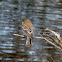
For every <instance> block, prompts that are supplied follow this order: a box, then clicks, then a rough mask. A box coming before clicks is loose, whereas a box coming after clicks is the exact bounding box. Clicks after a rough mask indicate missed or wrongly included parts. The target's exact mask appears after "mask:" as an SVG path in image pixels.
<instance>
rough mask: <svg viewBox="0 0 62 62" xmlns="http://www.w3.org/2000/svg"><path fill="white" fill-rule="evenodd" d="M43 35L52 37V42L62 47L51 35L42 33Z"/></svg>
mask: <svg viewBox="0 0 62 62" xmlns="http://www.w3.org/2000/svg"><path fill="white" fill-rule="evenodd" d="M43 35H45V36H47V37H49V38H50V39H52V40H53V41H54V42H56V43H57V44H58V45H59V46H60V47H62V44H60V43H59V42H58V41H56V40H55V39H54V38H53V37H51V36H50V35H48V34H46V33H43Z"/></svg>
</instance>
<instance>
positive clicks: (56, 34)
mask: <svg viewBox="0 0 62 62" xmlns="http://www.w3.org/2000/svg"><path fill="white" fill-rule="evenodd" d="M46 30H47V31H49V32H51V33H53V34H54V35H55V36H56V37H57V39H58V40H59V42H60V43H62V39H61V37H60V34H58V33H56V32H54V31H53V30H50V29H48V28H47V29H46Z"/></svg>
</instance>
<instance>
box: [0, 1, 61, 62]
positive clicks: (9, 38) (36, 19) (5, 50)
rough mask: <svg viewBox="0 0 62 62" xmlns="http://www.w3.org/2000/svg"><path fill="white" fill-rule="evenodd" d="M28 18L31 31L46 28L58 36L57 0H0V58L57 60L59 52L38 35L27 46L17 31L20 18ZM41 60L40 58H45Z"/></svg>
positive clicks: (20, 31)
mask: <svg viewBox="0 0 62 62" xmlns="http://www.w3.org/2000/svg"><path fill="white" fill-rule="evenodd" d="M25 17H26V18H28V19H30V20H32V23H33V24H34V27H35V35H37V36H38V33H43V32H45V28H50V29H52V30H54V31H56V32H59V33H61V36H62V3H61V0H56V1H54V0H51V1H49V0H42V1H41V0H0V62H5V61H8V62H9V61H10V62H13V61H14V62H18V61H42V60H44V59H45V61H46V60H48V61H49V62H53V60H54V61H55V62H61V61H62V55H61V52H60V51H58V50H57V49H56V48H54V47H53V46H52V45H50V44H49V43H47V42H45V41H44V40H42V39H33V46H32V47H31V48H27V47H26V46H25V40H26V39H24V38H23V39H22V38H20V37H16V36H13V34H14V33H17V34H21V33H22V28H21V21H22V19H23V18H25ZM45 61H44V62H45Z"/></svg>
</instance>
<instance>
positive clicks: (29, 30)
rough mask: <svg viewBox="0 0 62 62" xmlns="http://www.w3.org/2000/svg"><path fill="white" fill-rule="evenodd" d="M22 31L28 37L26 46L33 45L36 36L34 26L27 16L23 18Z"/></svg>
mask: <svg viewBox="0 0 62 62" xmlns="http://www.w3.org/2000/svg"><path fill="white" fill-rule="evenodd" d="M22 31H23V33H24V35H25V36H26V38H27V39H26V47H31V46H32V39H33V36H34V27H33V24H32V22H31V21H30V20H29V19H27V18H24V19H23V20H22Z"/></svg>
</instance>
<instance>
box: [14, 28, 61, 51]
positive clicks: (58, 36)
mask: <svg viewBox="0 0 62 62" xmlns="http://www.w3.org/2000/svg"><path fill="white" fill-rule="evenodd" d="M46 31H49V32H51V33H53V34H54V35H55V36H56V38H57V39H58V40H55V39H54V38H53V37H51V36H50V35H48V34H46V33H43V34H42V35H44V36H46V37H49V38H50V39H51V40H52V41H53V42H52V41H49V40H48V39H47V38H45V37H44V36H42V35H41V34H40V37H35V36H34V37H33V38H40V39H43V40H45V41H47V42H48V43H50V44H52V45H53V46H55V47H56V48H58V49H60V50H61V51H62V38H61V37H60V34H58V33H56V32H55V31H53V30H50V29H48V28H47V29H46ZM14 35H16V36H20V37H22V38H25V36H23V35H19V34H14ZM54 42H55V43H56V44H57V45H56V44H55V43H54Z"/></svg>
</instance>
